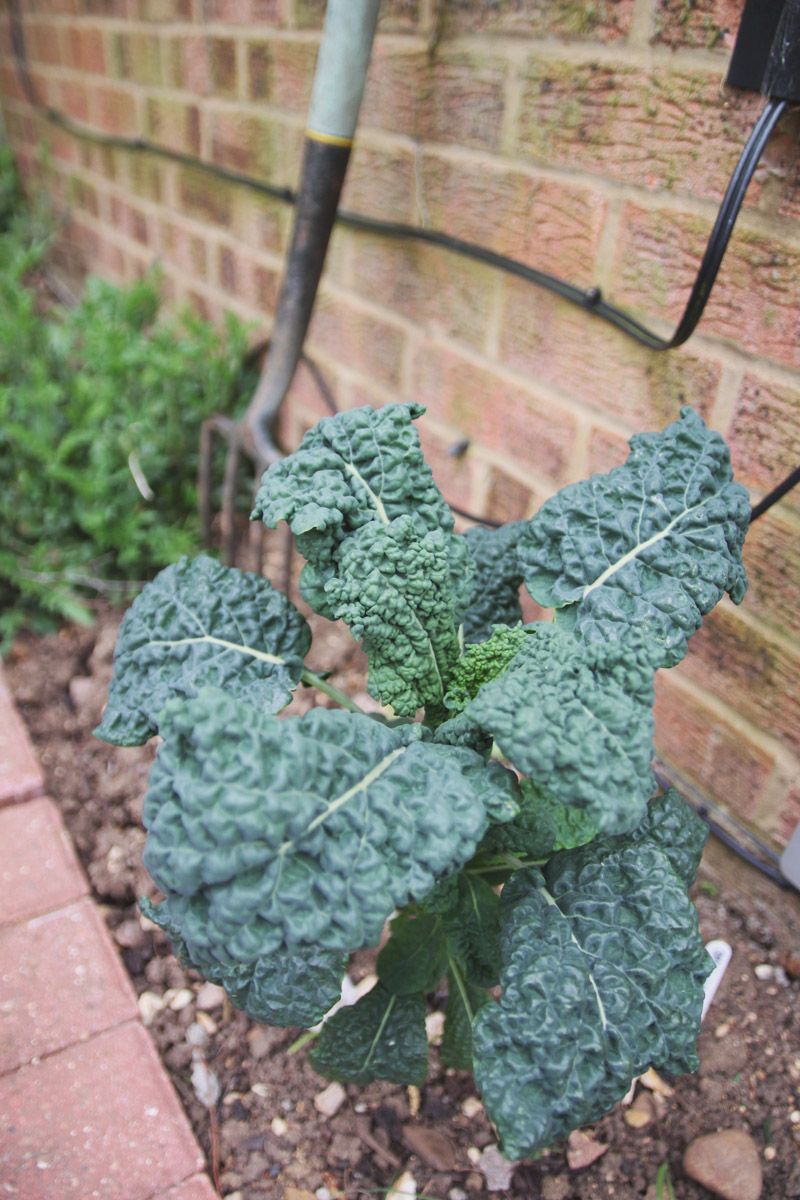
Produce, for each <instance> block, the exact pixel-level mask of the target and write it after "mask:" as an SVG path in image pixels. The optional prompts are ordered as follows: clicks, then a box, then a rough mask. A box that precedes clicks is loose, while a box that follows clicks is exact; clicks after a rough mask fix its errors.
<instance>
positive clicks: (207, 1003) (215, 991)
mask: <svg viewBox="0 0 800 1200" xmlns="http://www.w3.org/2000/svg"><path fill="white" fill-rule="evenodd" d="M196 1003H197V1007H198V1009H199V1011H200V1012H213V1011H214V1009H215V1008H222V1005H223V1004H224V1003H225V989H224V988H221V987H219V986H218V985H217V984H216V983H204V984H202V986H201V987H200V989H199V991H198V993H197V1001H196Z"/></svg>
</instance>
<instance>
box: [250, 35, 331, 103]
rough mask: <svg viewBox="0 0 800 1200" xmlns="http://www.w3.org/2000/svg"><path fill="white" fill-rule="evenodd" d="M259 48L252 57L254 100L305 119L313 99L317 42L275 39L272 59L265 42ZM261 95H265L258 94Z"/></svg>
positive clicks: (251, 70)
mask: <svg viewBox="0 0 800 1200" xmlns="http://www.w3.org/2000/svg"><path fill="white" fill-rule="evenodd" d="M255 45H256V46H259V47H260V50H258V51H256V53H255V55H253V54H252V53H251V54H249V68H250V88H251V91H250V96H251V99H253V100H256V99H262V100H267V101H268V102H269V103H270V104H274V105H275V106H276V107H277V108H280V109H281V111H283V112H294V113H298V114H299V115H300V116H302V117H305V115H306V113H307V112H308V105H309V101H310V99H311V85H312V83H313V81H314V68H315V66H316V61H317V53H318V50H319V47H318V46H316V45H315V44H314V43H313V42H293V41H288V40H286V39H284V38H273V39H272V40H271V41H270V42H269V43H268V47H269V59H268V60H265V58H264V53H263V49H264V43H263V42H262V43H256V44H255ZM252 49H253V47H251V50H252ZM254 85H255V89H256V90H255V92H254V91H253V87H254ZM259 92H260V93H261V94H257V93H259Z"/></svg>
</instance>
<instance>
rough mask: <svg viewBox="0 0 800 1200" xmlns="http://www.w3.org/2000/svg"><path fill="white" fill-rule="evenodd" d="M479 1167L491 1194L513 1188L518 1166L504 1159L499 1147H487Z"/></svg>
mask: <svg viewBox="0 0 800 1200" xmlns="http://www.w3.org/2000/svg"><path fill="white" fill-rule="evenodd" d="M478 1165H479V1166H480V1169H481V1171H482V1172H483V1177H484V1179H485V1180H486V1187H487V1188H488V1190H489V1191H490V1192H505V1191H507V1190H508V1188H510V1187H511V1176H512V1175H513V1174H514V1171H515V1170H516V1167H517V1164H516V1163H515V1162H509V1161H508V1159H507V1158H503V1155H502V1154H501V1153H500V1151H499V1150H498V1149H497V1146H487V1147H486V1149H485V1150H484V1152H483V1154H482V1155H481V1157H480V1161H479V1164H478Z"/></svg>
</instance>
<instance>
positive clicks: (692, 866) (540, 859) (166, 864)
mask: <svg viewBox="0 0 800 1200" xmlns="http://www.w3.org/2000/svg"><path fill="white" fill-rule="evenodd" d="M423 411H424V410H423V409H422V408H421V407H419V406H417V405H415V404H408V405H401V404H390V405H387V406H386V407H384V408H381V409H380V410H378V411H374V410H373V409H372V408H369V407H367V408H361V409H356V410H353V411H350V412H346V413H342V414H340V415H339V416H336V417H334V418H326V419H325V420H323V421H321V422H320V423H319V424H318V425H317V426H316V427H315V428H314V429H312V430H311V431H310V432H309V433H308V434H307V435H306V436H305V438H304V439H303V442H302V445H301V446H300V448H299V450H298V451H297V452H296V453H295V454H293V455H292V456H291V457H290V458H287V459H285V460H283V461H281V462H278V463H276V464H274V465H273V466H272V467H270V469H269V470H268V471H267V472H266V474H265V475H264V479H263V484H262V487H261V489H260V491H259V493H258V496H257V500H256V507H255V512H254V514H253V516H254V519H255V518H261V519H263V520H264V521H265V522H266V524H267V525H269V526H271V527H272V526H274V525H275V524H276V522H277V521H279V520H285V521H287V522H288V523H289V526H290V527H291V529H292V531H293V533H294V535H295V538H296V541H297V546H298V548H299V550H300V552H301V553H302V555H303V556H304V558H305V559H306V560H307V561H306V565H305V567H304V569H303V572H302V575H301V582H300V588H301V593H302V595H303V597H304V598H305V600H306V601H307V602H308V603H309V605H310V606H311V607H312V609H314V610H315V611H316V612H317V613H320V614H322V615H323V616H325V617H328V618H331V619H339V618H341V619H343V620H344V621H345V622H346V623H347V624H348V625H349V627H350V630H351V632H352V634H353V636H354V637H356V638H358V639H360V640H361V643H362V645H363V647H364V650H365V651H366V653H367V656H368V659H369V691H370V693H371V695H372V696H374V697H375V698H376V699H378V700H380V701H381V703H382V704H383V705H384V706H385V708H384V712H383V715H380V716H376V715H375V714H365V713H363V712H361V711H360V710H359V708H358V706H357V705H356V704H354V703H353V702H352V701H351V700H349V699H348V698H347V697H346V696H343V695H342V694H341V693H340V692H338V691H337V690H336V689H335V688H333V687H332V686H331V685H330V684H329V683H328V682H327V681H326V680H325V679H324V678H323V677H321V676H319V675H315V674H313V673H312V672H311V671H309V670H308V668H306V667H305V666H304V662H303V660H304V657H305V655H306V653H307V651H308V649H309V643H310V631H309V628H308V625H307V624H306V621H305V619H304V618H303V617H302V616H301V614H300V613H299V612H298V611H297V609H296V608H295V607H294V606H293V605H292V604H291V603H290V602H289V601H288V600H287V599H286V598H285V597H284V596H283V595H282V594H281V593H279V592H277V591H276V590H274V589H273V588H272V587H271V586H270V584H269V583H268V582H267V581H266V580H264V579H262V578H260V577H257V576H255V575H252V574H245V573H242V572H240V571H237V570H229V569H226V568H224V567H222V566H220V565H218V564H217V563H215V562H213V561H212V560H211V559H209V558H205V557H201V558H197V559H195V560H194V561H190V560H188V559H185V558H184V559H182V560H181V561H180V562H178V563H177V564H175V565H173V566H171V567H168V568H167V569H166V570H165V571H163V572H162V573H161V574H160V575H159V576H158V577H157V579H156V580H155V581H154V582H153V583H152V584H151V585H150V586H149V587H148V588H146V589H145V591H144V592H143V593H142V595H141V596H140V597H139V598H138V599H137V600H136V601H135V603H134V604H133V607H132V608H131V609H130V611H129V612H128V614H127V615H126V617H125V619H124V621H123V624H122V627H121V630H120V636H119V643H118V647H117V653H116V658H115V667H114V678H113V682H112V685H111V691H110V695H109V701H108V706H107V709H106V712H105V716H104V718H103V722H102V724H101V726H100V728H99V730H98V732H99V735H100V736H101V737H103V738H105V739H106V740H108V741H110V742H113V743H116V744H121V745H130V744H134V743H139V742H142V741H144V740H146V739H147V738H149V737H150V736H151V735H152V734H154V733H156V732H157V733H158V734H159V735H160V737H161V738H162V739H163V743H162V744H161V745H160V746H159V750H158V755H157V758H156V762H155V764H154V766H153V769H152V773H151V776H150V784H149V790H148V793H147V797H146V800H145V807H144V821H145V825H146V826H147V828H148V839H147V848H146V851H145V863H146V865H147V867H148V870H149V871H150V874H151V875H152V878H153V880H154V881H155V883H156V884H157V886H158V887H159V888H160V889H161V891H162V892H163V894H164V897H165V898H164V899H163V901H162V902H161V903H159V904H158V905H157V906H154V905H152V904H147V903H145V905H144V907H145V911H146V912H147V913H148V915H149V916H150V917H151V918H152V919H153V920H154V921H156V922H157V923H158V924H159V925H160V926H161V927H162V928H163V929H164V930H166V932H167V933H168V934H169V936H170V938H171V939H172V942H173V945H174V947H175V949H176V952H177V953H178V954H179V955H180V957H181V958H182V959H183V961H184V962H185V963H187V964H190V965H191V966H193V967H195V968H196V969H197V970H198V971H199V972H200V974H201V975H202V976H204V977H205V978H206V979H209V980H212V981H214V982H215V983H219V984H222V985H223V986H224V987H225V988H226V990H227V992H228V994H229V996H230V998H231V1000H232V1001H233V1003H234V1004H235V1005H236V1006H237V1007H239V1008H241V1009H244V1010H245V1011H246V1012H247V1013H249V1014H250V1015H251V1016H252V1017H253V1018H255V1019H256V1020H259V1021H264V1022H267V1023H269V1024H273V1025H287V1026H300V1027H308V1026H313V1025H314V1024H315V1023H317V1022H319V1021H320V1020H321V1019H322V1017H323V1016H324V1014H325V1013H326V1012H327V1011H328V1010H329V1009H330V1008H331V1007H332V1006H333V1004H334V1003H335V1001H336V1000H337V999H338V998H339V994H340V987H341V982H342V974H343V971H344V968H345V964H346V961H347V955H348V953H349V952H350V951H354V950H357V949H360V948H363V947H372V946H375V945H376V944H377V943H378V941H379V939H380V938H381V935H382V933H383V931H384V928H385V925H386V923H387V922H391V926H390V929H391V934H390V937H389V940H388V941H387V942H386V944H385V945H384V946H383V948H382V949H381V951H380V953H379V954H378V958H377V976H378V983H377V985H376V986H375V987H374V988H373V990H372V991H370V992H369V993H368V994H367V995H365V996H364V997H363V998H362V999H360V1000H359V1001H358V1002H357V1003H356V1004H355V1005H353V1006H352V1007H345V1008H340V1009H339V1010H338V1011H337V1012H336V1013H335V1014H334V1015H333V1016H331V1017H329V1019H327V1020H326V1021H325V1023H324V1024H323V1026H322V1030H321V1033H320V1034H319V1036H318V1038H317V1039H316V1040H315V1042H314V1045H313V1048H312V1050H311V1052H310V1059H311V1062H312V1064H313V1065H314V1067H315V1068H316V1069H317V1070H318V1071H319V1072H320V1073H322V1074H323V1075H326V1076H328V1077H331V1078H335V1079H339V1080H341V1081H351V1082H356V1083H359V1084H360V1083H368V1082H369V1081H371V1080H375V1079H383V1080H389V1081H394V1082H398V1083H409V1084H417V1085H420V1084H422V1083H423V1081H424V1080H425V1077H426V1073H427V1065H428V1046H427V1040H426V1032H425V1012H426V999H425V998H426V996H430V995H431V993H434V992H436V995H437V997H439V998H440V999H441V998H443V997H444V995H445V992H444V988H443V987H442V984H443V981H444V980H445V979H446V987H447V993H446V994H447V1001H446V1016H445V1024H444V1037H443V1042H442V1046H441V1056H442V1059H443V1061H444V1063H445V1064H447V1065H448V1066H450V1067H454V1068H458V1069H463V1070H474V1073H475V1079H476V1082H477V1085H478V1088H479V1089H480V1092H481V1094H482V1096H483V1099H484V1102H485V1104H486V1108H487V1111H488V1113H489V1115H490V1117H491V1118H492V1120H493V1121H494V1123H495V1125H496V1127H497V1129H498V1132H499V1135H500V1144H501V1147H502V1149H503V1152H504V1153H505V1154H506V1155H507V1156H508V1157H509V1158H511V1159H518V1158H522V1157H526V1156H530V1155H532V1154H534V1153H535V1152H536V1151H538V1150H539V1149H541V1148H542V1147H544V1146H547V1145H548V1144H550V1143H551V1142H553V1141H555V1140H557V1139H559V1138H562V1137H564V1136H565V1135H566V1134H567V1133H568V1132H569V1131H570V1130H571V1129H573V1128H575V1127H576V1126H578V1125H581V1124H583V1123H585V1122H588V1121H591V1120H594V1119H595V1118H597V1117H599V1116H600V1115H601V1114H603V1113H604V1112H605V1111H607V1109H608V1108H610V1107H611V1106H612V1105H613V1104H614V1103H615V1102H616V1101H617V1100H619V1099H620V1098H621V1097H622V1096H623V1095H624V1094H625V1092H626V1091H627V1089H628V1087H629V1086H630V1083H631V1080H632V1079H633V1078H634V1077H635V1076H636V1075H638V1074H640V1073H642V1072H643V1071H644V1070H646V1068H647V1067H649V1066H650V1065H651V1064H652V1065H654V1066H655V1067H657V1068H659V1069H662V1070H665V1071H668V1072H672V1073H678V1072H682V1071H686V1070H691V1069H693V1068H694V1067H695V1066H696V1065H697V1058H696V1052H695V1038H696V1035H697V1033H698V1028H699V1023H700V1013H701V1007H702V1000H703V982H704V980H705V978H706V976H707V974H708V972H709V970H710V968H711V965H712V964H711V960H710V958H709V957H708V955H707V953H706V951H705V950H704V948H703V944H702V941H701V939H700V936H699V933H698V927H697V919H696V914H695V910H694V908H693V906H692V904H691V902H690V900H689V898H688V895H687V886H688V885H689V884H690V883H691V882H692V880H693V879H694V876H695V873H696V870H697V865H698V862H699V858H700V853H701V850H702V847H703V844H704V841H705V830H704V827H703V825H702V823H701V822H700V820H699V819H698V818H697V817H696V816H695V815H694V814H693V813H692V811H691V809H690V808H689V807H688V806H687V805H686V804H685V803H684V801H683V800H681V799H680V797H679V796H678V795H677V793H676V792H675V791H674V790H671V791H668V792H667V793H666V794H662V795H656V794H655V793H656V790H657V789H656V787H655V784H654V779H653V775H652V772H651V766H650V764H651V760H652V757H653V717H652V705H653V679H654V675H655V672H656V670H658V669H659V668H660V667H667V666H672V665H674V664H675V663H677V662H679V661H680V659H681V658H682V656H683V655H684V654H685V652H686V646H687V639H688V638H689V637H690V636H691V634H692V633H693V632H694V631H695V630H696V629H697V628H698V627H699V625H700V623H701V621H702V618H703V616H704V615H705V614H706V613H707V612H709V610H710V609H711V608H712V607H713V606H714V604H716V602H717V601H718V600H719V599H720V598H721V597H722V595H723V593H725V592H728V593H729V594H730V596H731V598H732V599H733V600H734V601H735V602H737V603H738V602H740V601H741V599H742V597H743V595H744V591H745V587H746V581H745V575H744V570H743V567H742V561H741V547H742V542H743V539H744V534H745V531H746V529H747V526H748V521H749V505H748V498H747V494H746V492H745V490H744V488H742V487H740V486H739V485H738V484H736V483H734V482H732V477H731V469H730V461H729V455H728V451H727V448H726V446H725V443H724V441H723V440H722V438H721V437H720V436H719V435H718V434H716V433H712V432H710V431H709V430H708V429H707V428H706V427H705V425H704V424H703V422H702V420H701V419H700V417H698V416H697V415H696V414H695V413H694V412H693V411H692V410H691V409H689V408H685V409H683V410H682V412H681V416H680V420H678V421H677V422H675V423H674V424H673V425H670V426H669V427H668V428H667V429H666V430H665V431H664V432H663V433H662V434H645V435H639V436H636V437H634V438H633V439H632V441H631V454H630V457H629V458H628V460H627V462H626V463H625V464H624V465H623V466H621V467H617V468H616V469H615V470H613V471H611V472H610V473H609V474H607V475H595V476H593V477H592V478H591V479H590V480H589V481H588V482H585V483H578V484H572V485H570V486H568V487H566V488H564V489H563V490H562V491H561V492H559V493H558V495H556V496H555V497H554V498H553V499H552V500H550V501H549V502H548V503H546V504H545V505H544V506H543V507H542V508H541V510H540V511H539V512H538V513H537V515H536V516H535V517H534V518H533V519H532V520H530V521H520V522H516V523H514V524H510V525H506V526H504V527H503V528H500V529H498V530H496V531H488V530H486V529H473V530H469V531H468V532H467V533H466V534H464V535H461V534H457V533H455V532H454V528H453V518H452V515H451V513H450V510H449V509H448V507H447V505H446V504H445V502H444V500H443V498H442V496H441V494H440V492H439V490H438V488H437V487H436V484H435V483H434V481H433V478H432V475H431V472H430V469H429V468H428V467H427V465H426V464H425V462H424V460H423V457H422V454H421V451H420V446H419V441H418V438H417V433H416V429H415V426H414V425H413V421H414V420H415V419H416V418H417V417H419V416H421V415H422V413H423ZM523 581H524V583H525V586H526V587H527V589H528V591H529V592H530V594H531V596H532V597H533V598H534V599H535V600H536V601H538V602H539V603H540V604H541V605H544V606H548V607H552V608H554V609H555V619H554V620H553V621H552V622H544V621H540V622H537V623H534V624H531V625H525V624H522V621H521V609H520V605H519V590H520V585H521V583H522V582H523ZM301 681H303V682H305V683H310V684H313V685H315V686H318V687H320V688H322V689H323V691H327V692H328V694H329V695H330V696H333V697H334V698H336V699H337V700H338V701H339V702H340V704H341V707H340V708H339V709H331V708H323V707H318V708H314V709H312V710H311V711H310V712H309V713H307V714H306V715H305V716H302V717H295V716H286V717H285V718H284V719H280V718H279V717H278V716H276V714H277V713H278V712H279V711H280V710H281V709H282V708H283V707H284V706H285V705H286V704H287V703H288V702H289V700H290V698H291V693H292V690H293V689H294V688H296V687H297V686H298V684H299V683H300V682H301ZM420 710H421V711H422V714H423V715H422V720H421V721H419V720H415V719H414V718H415V717H416V716H417V715H418V714H419V713H420Z"/></svg>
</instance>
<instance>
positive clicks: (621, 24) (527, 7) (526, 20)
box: [445, 0, 634, 42]
mask: <svg viewBox="0 0 800 1200" xmlns="http://www.w3.org/2000/svg"><path fill="white" fill-rule="evenodd" d="M633 8H634V0H598V3H593V4H576V3H575V0H492V3H491V4H487V3H486V0H448V3H447V6H446V8H445V31H446V33H448V34H450V33H484V32H485V33H527V34H531V35H533V36H535V37H546V36H556V37H578V38H584V37H585V38H592V39H594V40H595V41H603V42H606V41H617V40H619V39H620V38H622V37H624V36H625V35H626V34H627V32H628V30H629V28H630V23H631V17H632V15H633Z"/></svg>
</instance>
